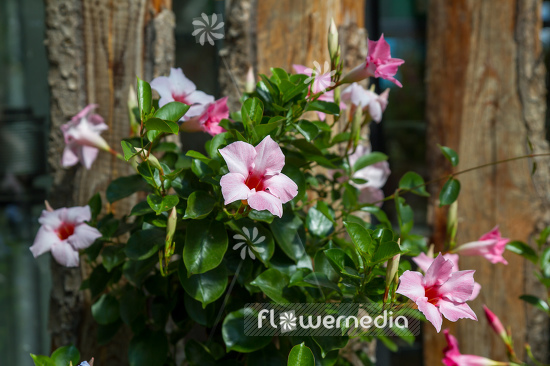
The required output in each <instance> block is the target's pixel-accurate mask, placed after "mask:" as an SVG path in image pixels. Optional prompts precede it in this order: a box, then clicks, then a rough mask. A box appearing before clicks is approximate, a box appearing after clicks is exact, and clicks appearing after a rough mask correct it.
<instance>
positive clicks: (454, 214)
mask: <svg viewBox="0 0 550 366" xmlns="http://www.w3.org/2000/svg"><path fill="white" fill-rule="evenodd" d="M457 229H458V201H454V202H453V203H452V204H451V206H450V207H449V213H448V215H447V241H448V242H449V245H450V248H451V249H453V248H454V247H455V244H456V243H455V238H456V231H457Z"/></svg>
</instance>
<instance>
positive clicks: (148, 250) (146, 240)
mask: <svg viewBox="0 0 550 366" xmlns="http://www.w3.org/2000/svg"><path fill="white" fill-rule="evenodd" d="M165 238H166V232H164V231H162V230H158V229H147V230H139V231H136V232H135V233H133V234H132V236H130V239H128V244H126V248H125V249H124V252H125V253H126V255H127V256H128V258H130V259H134V260H143V259H147V258H149V257H151V256H152V255H153V254H156V252H157V251H158V250H159V249H160V248H162V247H164V241H165Z"/></svg>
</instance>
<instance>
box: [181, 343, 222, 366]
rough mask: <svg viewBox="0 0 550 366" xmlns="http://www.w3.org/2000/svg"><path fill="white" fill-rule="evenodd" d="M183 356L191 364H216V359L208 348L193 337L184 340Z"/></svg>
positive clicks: (200, 365) (210, 365) (193, 365)
mask: <svg viewBox="0 0 550 366" xmlns="http://www.w3.org/2000/svg"><path fill="white" fill-rule="evenodd" d="M185 358H186V360H187V362H189V365H191V366H216V365H217V363H216V359H215V358H214V356H212V355H211V354H210V352H209V351H208V349H207V348H206V347H205V346H204V345H202V344H201V343H199V342H197V341H196V340H194V339H192V338H191V339H189V340H188V341H186V342H185Z"/></svg>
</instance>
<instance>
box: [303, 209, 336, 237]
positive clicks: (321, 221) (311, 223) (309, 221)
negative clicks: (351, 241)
mask: <svg viewBox="0 0 550 366" xmlns="http://www.w3.org/2000/svg"><path fill="white" fill-rule="evenodd" d="M306 226H307V228H308V230H309V232H310V233H311V234H313V235H315V236H318V237H324V236H325V235H327V234H329V233H330V232H331V231H332V230H333V228H334V226H333V224H332V221H331V220H329V219H328V218H327V217H326V216H325V215H324V214H323V213H322V212H321V211H319V210H317V208H315V207H311V208H310V209H309V210H308V212H307V218H306Z"/></svg>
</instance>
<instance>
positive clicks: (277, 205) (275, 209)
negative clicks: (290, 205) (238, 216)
mask: <svg viewBox="0 0 550 366" xmlns="http://www.w3.org/2000/svg"><path fill="white" fill-rule="evenodd" d="M248 204H249V205H250V207H252V208H253V209H255V210H258V211H263V210H268V211H269V212H271V213H272V214H273V215H275V216H279V217H282V216H283V204H282V202H281V200H280V199H279V198H277V197H275V196H274V195H272V194H270V193H267V192H264V191H260V192H254V190H253V191H252V192H251V193H250V195H249V196H248Z"/></svg>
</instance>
